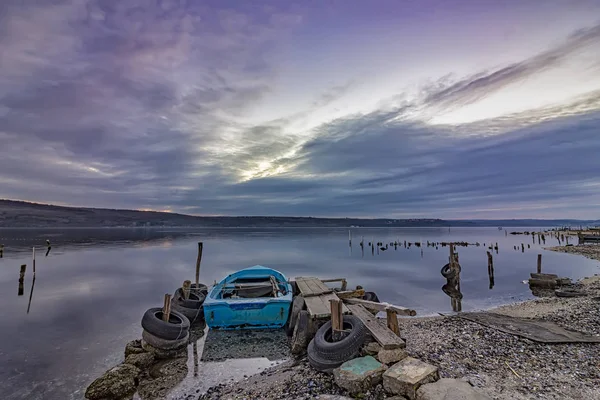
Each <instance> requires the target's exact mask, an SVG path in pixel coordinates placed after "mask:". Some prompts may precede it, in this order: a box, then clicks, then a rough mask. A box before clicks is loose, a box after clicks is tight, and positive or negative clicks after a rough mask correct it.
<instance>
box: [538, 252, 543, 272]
mask: <svg viewBox="0 0 600 400" xmlns="http://www.w3.org/2000/svg"><path fill="white" fill-rule="evenodd" d="M537 273H538V274H541V273H542V255H541V254H538V260H537Z"/></svg>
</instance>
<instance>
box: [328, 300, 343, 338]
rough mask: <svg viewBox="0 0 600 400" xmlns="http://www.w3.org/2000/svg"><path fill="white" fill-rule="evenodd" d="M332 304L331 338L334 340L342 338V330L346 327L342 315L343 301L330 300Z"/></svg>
mask: <svg viewBox="0 0 600 400" xmlns="http://www.w3.org/2000/svg"><path fill="white" fill-rule="evenodd" d="M329 304H330V306H331V338H332V339H333V341H334V342H336V341H338V340H340V339H341V331H342V330H343V329H344V326H343V316H342V301H341V300H339V299H331V300H329Z"/></svg>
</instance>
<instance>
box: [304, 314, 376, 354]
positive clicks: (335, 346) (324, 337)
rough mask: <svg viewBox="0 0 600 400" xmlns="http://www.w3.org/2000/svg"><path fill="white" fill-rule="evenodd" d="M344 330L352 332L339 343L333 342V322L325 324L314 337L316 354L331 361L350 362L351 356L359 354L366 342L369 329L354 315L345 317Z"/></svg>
mask: <svg viewBox="0 0 600 400" xmlns="http://www.w3.org/2000/svg"><path fill="white" fill-rule="evenodd" d="M343 328H344V330H349V331H350V332H349V333H348V334H346V336H345V337H344V338H342V339H341V340H338V341H337V342H333V341H331V335H332V330H331V320H330V321H327V322H326V323H325V324H323V325H322V326H321V327H320V328H319V330H318V331H317V333H316V334H315V337H314V339H313V340H314V348H315V351H316V353H317V354H318V355H319V356H320V357H321V358H324V359H328V360H330V361H342V362H344V361H348V360H349V359H350V358H348V357H350V356H352V355H354V354H356V353H358V351H359V350H360V347H361V346H362V345H363V343H364V341H365V337H366V334H367V328H366V327H365V325H364V324H363V323H362V322H361V320H360V319H358V318H357V317H355V316H354V315H344V316H343Z"/></svg>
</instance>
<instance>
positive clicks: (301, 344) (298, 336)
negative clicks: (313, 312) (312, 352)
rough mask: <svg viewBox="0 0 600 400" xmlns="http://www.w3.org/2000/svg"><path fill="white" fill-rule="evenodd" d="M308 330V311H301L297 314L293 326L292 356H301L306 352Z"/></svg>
mask: <svg viewBox="0 0 600 400" xmlns="http://www.w3.org/2000/svg"><path fill="white" fill-rule="evenodd" d="M309 330H310V317H309V315H308V311H306V310H302V311H300V312H299V313H298V318H297V319H296V324H295V326H294V334H293V335H292V346H291V352H292V354H302V353H304V351H305V350H306V344H307V343H308V335H309V333H310V332H309Z"/></svg>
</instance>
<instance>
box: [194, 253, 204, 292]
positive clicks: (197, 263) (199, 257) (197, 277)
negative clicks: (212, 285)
mask: <svg viewBox="0 0 600 400" xmlns="http://www.w3.org/2000/svg"><path fill="white" fill-rule="evenodd" d="M203 246H204V244H203V243H202V242H198V258H197V259H196V289H199V288H200V262H201V261H202V247H203Z"/></svg>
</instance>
